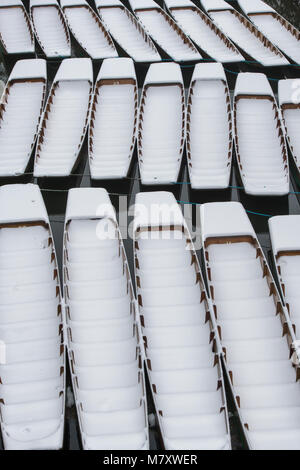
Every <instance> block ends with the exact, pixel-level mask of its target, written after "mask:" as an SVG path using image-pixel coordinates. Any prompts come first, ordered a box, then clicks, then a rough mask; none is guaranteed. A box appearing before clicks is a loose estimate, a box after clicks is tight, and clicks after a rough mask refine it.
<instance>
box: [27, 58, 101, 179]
mask: <svg viewBox="0 0 300 470" xmlns="http://www.w3.org/2000/svg"><path fill="white" fill-rule="evenodd" d="M92 86H93V69H92V63H91V60H90V59H65V60H64V61H63V62H62V64H61V65H60V67H59V69H58V72H57V74H56V76H55V79H54V82H53V85H52V89H51V91H50V94H49V97H48V101H47V104H46V109H47V112H45V113H44V115H43V119H42V122H41V125H40V130H39V137H38V142H37V148H36V155H35V165H34V175H35V176H36V177H43V176H68V175H70V173H71V172H72V169H73V168H74V165H75V164H76V161H77V158H78V155H79V152H80V149H81V146H82V144H83V140H84V136H85V133H86V130H87V124H88V118H89V108H90V102H91V98H92Z"/></svg>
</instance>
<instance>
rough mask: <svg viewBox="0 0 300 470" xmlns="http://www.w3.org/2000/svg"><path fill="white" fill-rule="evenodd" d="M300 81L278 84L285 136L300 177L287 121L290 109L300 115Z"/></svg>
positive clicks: (292, 80)
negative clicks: (287, 113)
mask: <svg viewBox="0 0 300 470" xmlns="http://www.w3.org/2000/svg"><path fill="white" fill-rule="evenodd" d="M299 83H300V82H299V80H297V79H296V80H295V79H293V78H291V79H286V80H279V82H278V101H279V106H280V111H281V117H282V124H283V126H284V129H285V135H286V139H287V142H288V146H289V148H290V151H291V154H292V156H293V159H294V162H295V166H296V168H297V170H298V173H299V177H300V163H299V162H298V160H297V156H296V155H295V152H294V147H293V144H292V142H291V139H290V136H289V132H288V128H287V125H286V121H285V117H284V114H285V111H286V110H289V109H298V110H299V113H300V95H299ZM298 138H299V139H300V135H299V137H298Z"/></svg>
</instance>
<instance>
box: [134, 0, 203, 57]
mask: <svg viewBox="0 0 300 470" xmlns="http://www.w3.org/2000/svg"><path fill="white" fill-rule="evenodd" d="M129 4H130V6H131V8H132V10H133V12H134V14H135V15H136V17H137V18H138V19H139V21H140V22H141V23H142V25H143V26H144V28H145V30H146V31H147V33H148V34H149V35H150V36H151V37H152V39H153V40H154V41H155V43H156V44H157V45H158V46H159V47H160V48H161V49H162V50H163V51H164V52H165V53H166V54H167V55H168V56H169V57H170V58H171V59H173V60H175V61H177V62H186V61H187V62H190V61H199V60H200V59H201V55H200V53H199V52H198V51H197V49H196V47H195V46H194V44H193V43H192V42H191V41H190V39H189V38H188V37H187V36H186V34H185V33H184V32H183V31H182V29H181V28H180V27H179V26H178V24H177V23H176V22H175V21H174V20H173V19H172V18H171V17H170V16H169V15H168V14H167V13H166V12H165V11H164V10H163V9H162V8H160V6H159V5H158V4H157V3H156V2H154V1H153V0H129Z"/></svg>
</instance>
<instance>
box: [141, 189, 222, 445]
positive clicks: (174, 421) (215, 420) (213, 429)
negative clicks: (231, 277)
mask: <svg viewBox="0 0 300 470" xmlns="http://www.w3.org/2000/svg"><path fill="white" fill-rule="evenodd" d="M134 254H135V275H136V288H137V296H138V306H139V314H140V329H141V336H142V337H143V340H144V346H145V348H144V354H145V359H146V364H147V369H148V376H149V380H150V386H151V389H152V394H153V398H154V403H155V407H156V412H157V417H158V422H159V426H160V431H161V435H162V439H163V442H164V448H165V449H166V450H179V449H198V450H201V449H206V450H209V449H210V450H212V449H214V450H229V449H230V434H229V428H228V418H227V407H226V399H225V396H224V388H223V387H224V384H223V377H222V370H221V367H220V361H219V359H220V357H219V354H218V348H217V344H216V336H215V326H214V325H215V323H214V320H213V317H212V316H211V314H210V312H209V307H208V304H207V294H206V291H205V286H204V282H203V278H202V274H201V271H200V267H199V263H198V261H197V256H196V253H195V251H194V246H193V244H192V242H191V235H190V233H189V231H188V229H187V225H186V223H185V221H184V218H183V216H182V213H181V210H180V208H179V206H178V204H177V202H176V200H175V198H174V196H173V194H171V193H167V192H151V193H139V194H137V196H136V204H135V218H134Z"/></svg>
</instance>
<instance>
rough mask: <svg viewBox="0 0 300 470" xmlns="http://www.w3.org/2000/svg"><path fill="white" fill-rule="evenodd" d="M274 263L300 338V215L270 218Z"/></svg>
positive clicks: (297, 335)
mask: <svg viewBox="0 0 300 470" xmlns="http://www.w3.org/2000/svg"><path fill="white" fill-rule="evenodd" d="M269 230H270V237H271V242H272V252H273V257H274V265H275V268H276V274H277V277H278V281H279V285H280V289H281V293H282V296H283V299H284V301H285V303H286V307H287V309H288V313H289V315H290V318H291V321H292V323H293V324H294V325H295V327H296V338H297V340H298V341H299V339H300V290H299V285H300V283H299V282H300V216H299V215H282V216H277V217H272V218H271V219H269Z"/></svg>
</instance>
